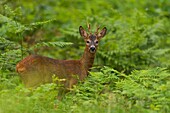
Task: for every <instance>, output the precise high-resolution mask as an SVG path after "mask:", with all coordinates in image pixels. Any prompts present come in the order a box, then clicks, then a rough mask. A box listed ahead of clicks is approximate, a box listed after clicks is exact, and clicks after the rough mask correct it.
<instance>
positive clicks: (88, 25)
mask: <svg viewBox="0 0 170 113" xmlns="http://www.w3.org/2000/svg"><path fill="white" fill-rule="evenodd" d="M87 27H88V32H89V33H90V34H91V31H90V24H88V23H87Z"/></svg>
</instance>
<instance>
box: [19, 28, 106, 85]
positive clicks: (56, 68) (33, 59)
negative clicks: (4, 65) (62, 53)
mask: <svg viewBox="0 0 170 113" xmlns="http://www.w3.org/2000/svg"><path fill="white" fill-rule="evenodd" d="M104 30H105V32H106V28H105V29H104ZM104 30H102V31H101V32H100V34H96V37H97V35H99V36H100V37H103V36H104V35H105V33H104V35H102V33H103V32H104ZM83 33H85V35H84V34H83ZM80 34H81V35H82V36H83V37H84V40H85V41H86V40H87V39H89V35H88V34H87V33H86V31H85V30H84V29H83V28H82V27H80ZM101 35H102V36H101ZM100 37H97V38H100ZM96 50H97V46H96ZM94 58H95V53H91V52H90V51H89V45H86V47H85V50H84V54H83V56H82V58H81V59H80V60H56V59H52V58H48V57H44V56H39V55H30V56H28V57H26V58H25V59H23V60H22V61H20V62H19V63H18V64H17V65H16V70H17V72H18V73H19V74H20V76H21V80H22V81H23V83H24V84H25V86H26V87H37V86H39V85H41V84H45V83H51V82H53V80H52V76H54V75H55V76H57V77H58V79H63V80H64V81H63V82H62V83H63V85H64V86H65V88H71V87H72V86H73V85H74V84H76V83H77V82H78V80H83V79H84V78H85V77H87V74H88V71H89V70H90V68H91V67H92V65H93V62H94ZM76 76H77V77H76Z"/></svg>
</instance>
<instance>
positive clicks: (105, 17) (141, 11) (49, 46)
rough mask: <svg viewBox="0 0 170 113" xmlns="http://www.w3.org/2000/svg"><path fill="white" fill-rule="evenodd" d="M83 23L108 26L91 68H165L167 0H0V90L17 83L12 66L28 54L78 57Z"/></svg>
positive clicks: (169, 65)
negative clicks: (80, 28) (80, 30)
mask: <svg viewBox="0 0 170 113" xmlns="http://www.w3.org/2000/svg"><path fill="white" fill-rule="evenodd" d="M87 23H90V24H91V28H92V31H93V32H94V31H95V30H96V28H97V26H98V25H100V28H101V29H102V28H103V27H107V29H108V32H107V35H106V36H105V37H104V38H103V39H102V40H101V41H100V44H99V49H98V51H97V54H96V59H95V63H94V67H96V68H97V70H94V71H96V72H101V70H100V69H103V67H105V66H107V67H110V68H111V69H114V70H116V71H117V72H120V73H124V74H126V75H129V74H131V73H132V72H133V71H134V70H139V71H140V70H147V69H156V68H157V67H161V68H166V69H167V70H168V71H169V70H170V0H27V1H26V0H1V1H0V77H1V83H2V84H1V87H0V89H1V90H2V92H4V90H7V89H8V88H11V87H12V88H14V87H16V86H18V85H21V82H20V79H19V78H18V75H17V74H16V72H15V65H16V63H17V62H19V61H20V60H22V59H23V58H24V57H26V56H28V55H29V54H39V55H43V56H48V57H51V58H56V59H79V58H80V57H81V55H82V54H83V51H84V47H85V43H84V41H83V39H82V37H80V35H79V31H78V28H79V26H80V25H81V26H83V27H84V28H85V29H87ZM104 69H105V68H104ZM106 70H107V69H106ZM149 72H150V71H149ZM132 75H134V74H132ZM168 75H169V74H168ZM164 82H165V81H164ZM11 84H12V85H11ZM112 85H113V84H112ZM167 86H168V85H167ZM9 91H10V90H9ZM168 91H169V90H168ZM2 92H1V93H2ZM2 97H3V96H2ZM3 98H4V97H3ZM6 98H8V96H7V97H6ZM11 100H12V99H11ZM1 101H4V100H1ZM50 101H51V100H50ZM146 102H148V101H146ZM152 107H153V106H152ZM152 107H151V108H152ZM19 108H21V107H19ZM123 108H124V107H123ZM153 108H154V107H153ZM169 109H170V108H169ZM21 111H22V110H21ZM66 111H67V110H66ZM0 112H1V111H0ZM8 112H9V111H8ZM17 112H18V111H17ZM33 112H35V111H33ZM89 112H91V111H89Z"/></svg>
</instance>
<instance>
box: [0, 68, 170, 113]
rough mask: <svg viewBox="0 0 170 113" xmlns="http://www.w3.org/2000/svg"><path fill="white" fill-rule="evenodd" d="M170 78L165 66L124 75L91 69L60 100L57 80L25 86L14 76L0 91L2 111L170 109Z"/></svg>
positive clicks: (91, 112) (110, 112) (127, 112)
mask: <svg viewBox="0 0 170 113" xmlns="http://www.w3.org/2000/svg"><path fill="white" fill-rule="evenodd" d="M122 77H123V78H124V79H122ZM169 79H170V73H169V72H168V71H167V70H166V69H164V68H155V69H149V70H140V71H138V70H135V71H133V72H132V74H130V75H125V74H124V73H120V72H118V71H116V70H114V69H112V68H110V67H104V68H102V69H101V70H100V72H91V73H90V76H89V77H88V78H87V79H86V80H85V81H84V82H80V83H79V84H78V85H76V86H74V88H73V89H72V90H71V91H70V92H69V93H67V94H66V95H63V99H62V100H57V99H56V95H57V94H58V90H56V89H57V86H56V84H53V83H51V84H46V85H42V86H40V87H38V88H37V89H25V88H24V87H23V85H21V84H20V85H17V84H16V83H18V78H17V79H16V78H11V81H8V82H9V83H8V84H11V85H9V86H10V87H11V89H9V87H6V88H3V90H1V91H0V103H1V106H0V112H1V113H11V112H13V113H23V112H24V113H31V112H33V113H49V112H50V113H52V112H61V113H63V112H67V113H83V112H85V111H86V113H99V112H102V113H115V112H118V113H120V112H122V113H134V112H138V113H140V112H145V113H146V112H148V113H150V112H153V113H154V112H155V113H156V112H161V113H166V112H169V111H170V87H169V85H170V82H169ZM15 81H17V82H15ZM10 82H11V83H10ZM5 84H6V81H5V80H1V88H2V87H3V86H4V85H5ZM6 106H8V107H6Z"/></svg>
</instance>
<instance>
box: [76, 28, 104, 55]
mask: <svg viewBox="0 0 170 113" xmlns="http://www.w3.org/2000/svg"><path fill="white" fill-rule="evenodd" d="M98 30H99V27H97V29H96V32H95V33H94V34H92V33H91V32H90V25H88V32H89V33H87V32H86V31H85V30H84V28H83V27H82V26H80V27H79V32H80V35H81V36H82V37H83V38H84V41H85V42H86V47H87V48H88V50H89V52H90V53H92V54H93V53H95V52H96V50H97V46H98V43H99V41H100V39H101V38H102V37H104V36H105V35H106V31H107V29H106V27H104V28H103V29H102V30H101V31H100V32H98Z"/></svg>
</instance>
